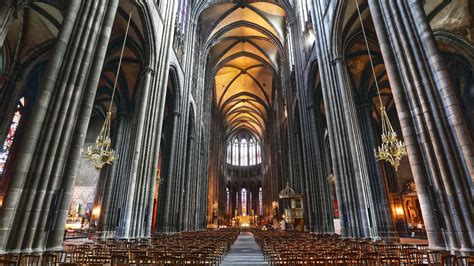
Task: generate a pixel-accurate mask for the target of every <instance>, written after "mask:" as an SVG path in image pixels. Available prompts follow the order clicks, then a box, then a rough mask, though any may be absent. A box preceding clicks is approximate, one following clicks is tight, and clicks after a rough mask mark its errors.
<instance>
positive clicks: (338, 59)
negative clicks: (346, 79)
mask: <svg viewBox="0 0 474 266" xmlns="http://www.w3.org/2000/svg"><path fill="white" fill-rule="evenodd" d="M337 63H339V64H344V65H345V64H346V60H345V59H344V57H342V56H337V57H334V58H333V59H332V60H331V64H334V65H335V64H337Z"/></svg>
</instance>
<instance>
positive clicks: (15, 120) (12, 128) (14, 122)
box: [0, 98, 25, 176]
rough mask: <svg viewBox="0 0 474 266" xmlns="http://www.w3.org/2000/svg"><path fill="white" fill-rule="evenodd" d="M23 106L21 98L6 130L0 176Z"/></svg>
mask: <svg viewBox="0 0 474 266" xmlns="http://www.w3.org/2000/svg"><path fill="white" fill-rule="evenodd" d="M24 104H25V99H24V98H21V99H20V102H19V103H18V105H17V107H16V112H15V115H14V116H13V120H12V123H11V124H10V128H9V129H8V133H7V138H6V139H5V142H4V143H3V145H2V150H1V151H0V176H2V175H3V172H4V171H5V165H6V163H7V159H8V156H9V154H10V149H11V147H12V145H13V140H14V139H15V133H16V129H17V128H18V124H19V123H20V119H21V112H22V108H23V106H24Z"/></svg>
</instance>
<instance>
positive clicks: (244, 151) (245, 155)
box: [240, 139, 249, 166]
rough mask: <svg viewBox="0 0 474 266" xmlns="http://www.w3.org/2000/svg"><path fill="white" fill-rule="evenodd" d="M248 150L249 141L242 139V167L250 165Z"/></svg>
mask: <svg viewBox="0 0 474 266" xmlns="http://www.w3.org/2000/svg"><path fill="white" fill-rule="evenodd" d="M248 149H249V146H248V144H247V140H246V139H241V140H240V166H247V165H249V161H248V156H249V153H248Z"/></svg>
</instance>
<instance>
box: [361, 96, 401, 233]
mask: <svg viewBox="0 0 474 266" xmlns="http://www.w3.org/2000/svg"><path fill="white" fill-rule="evenodd" d="M361 89H362V88H361ZM358 109H359V110H358V113H359V119H360V123H361V134H362V143H364V149H365V154H366V156H367V170H368V174H369V180H370V181H369V183H370V188H371V190H372V196H373V202H374V214H375V219H376V220H377V231H378V233H379V235H380V236H383V237H386V238H396V237H397V236H396V233H395V225H394V223H393V219H392V215H391V211H390V203H389V197H388V187H387V185H386V181H385V180H384V176H383V173H382V169H381V165H380V162H377V160H376V159H375V153H374V150H375V149H376V143H377V142H376V138H375V136H374V129H373V124H372V102H371V100H370V101H368V102H365V103H362V104H360V105H359V108H358Z"/></svg>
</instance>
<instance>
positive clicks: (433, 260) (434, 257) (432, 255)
mask: <svg viewBox="0 0 474 266" xmlns="http://www.w3.org/2000/svg"><path fill="white" fill-rule="evenodd" d="M442 255H443V253H442V252H441V251H430V252H428V253H427V256H428V264H441V256H442Z"/></svg>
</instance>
